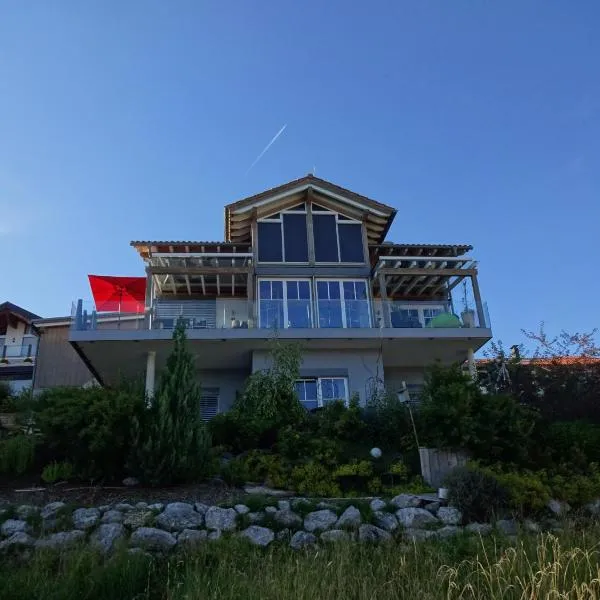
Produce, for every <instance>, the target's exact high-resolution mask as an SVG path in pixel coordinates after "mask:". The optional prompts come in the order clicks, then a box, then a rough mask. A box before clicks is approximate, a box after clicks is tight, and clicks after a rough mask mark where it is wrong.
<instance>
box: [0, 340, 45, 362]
mask: <svg viewBox="0 0 600 600" xmlns="http://www.w3.org/2000/svg"><path fill="white" fill-rule="evenodd" d="M37 343H38V339H37V337H36V336H33V335H26V336H24V337H23V338H22V341H21V343H18V344H11V343H8V340H7V339H6V337H4V336H0V361H2V362H3V363H4V364H6V363H13V362H21V361H23V362H33V360H34V359H35V355H36V352H37Z"/></svg>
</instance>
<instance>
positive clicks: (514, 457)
mask: <svg viewBox="0 0 600 600" xmlns="http://www.w3.org/2000/svg"><path fill="white" fill-rule="evenodd" d="M471 419H472V426H473V435H472V436H471V437H470V439H469V440H468V441H467V444H466V448H467V450H469V451H470V453H471V456H472V458H473V459H475V460H478V461H480V462H482V463H485V464H493V463H496V462H503V463H505V464H513V465H516V466H525V465H527V464H528V463H529V460H530V455H531V445H532V443H533V438H532V432H533V431H534V428H535V426H536V423H537V420H538V414H537V413H536V412H535V411H534V410H532V409H531V408H529V407H527V406H524V405H522V404H519V403H518V402H517V400H516V399H515V398H514V397H512V396H508V395H491V394H481V395H479V396H478V397H477V398H476V401H474V402H473V404H472V406H471Z"/></svg>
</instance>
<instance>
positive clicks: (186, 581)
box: [0, 527, 600, 600]
mask: <svg viewBox="0 0 600 600" xmlns="http://www.w3.org/2000/svg"><path fill="white" fill-rule="evenodd" d="M599 533H600V529H598V528H597V527H595V528H590V529H588V530H583V531H572V532H570V533H568V534H561V535H560V536H558V537H554V536H550V535H543V536H526V537H522V538H520V540H519V541H518V542H517V543H516V545H515V544H512V545H511V544H510V542H509V541H508V540H506V539H500V538H497V539H496V538H485V539H481V538H477V537H471V538H469V537H467V536H458V537H457V538H456V539H452V540H446V541H432V542H426V543H422V544H417V545H411V546H407V547H404V548H402V547H400V546H398V545H396V544H391V545H385V546H379V547H372V546H365V545H359V544H342V545H336V546H334V547H331V548H329V547H327V548H320V549H318V550H316V551H308V552H294V551H292V550H290V549H289V548H288V547H287V546H284V545H273V546H270V547H269V548H267V549H266V550H263V549H258V548H254V547H251V546H250V545H249V544H247V543H245V542H244V541H243V540H240V539H236V538H229V539H224V540H223V541H221V542H214V543H207V544H205V545H203V546H202V547H200V548H199V549H198V550H197V551H195V552H194V553H192V554H187V555H183V554H178V555H173V556H171V557H170V558H169V559H147V558H144V557H142V556H131V555H127V554H126V553H125V552H121V553H119V554H117V555H115V556H114V557H112V558H111V559H109V560H107V561H103V560H102V559H101V558H99V557H98V556H97V555H95V554H93V553H92V552H90V551H80V552H73V553H70V554H66V555H62V556H60V555H56V554H49V553H36V554H35V555H34V557H33V558H32V560H31V561H30V562H28V563H19V562H18V561H17V560H16V559H13V560H11V559H4V560H3V561H0V590H2V594H1V596H2V598H3V600H13V599H14V600H20V599H27V600H35V599H48V600H59V599H60V600H71V599H72V600H91V599H94V600H104V599H106V600H112V599H114V598H120V599H136V600H184V599H185V600H195V599H198V600H200V599H202V600H211V599H214V600H216V599H219V600H234V599H235V600H238V599H239V600H286V599H294V600H314V599H323V600H334V599H336V600H337V599H338V598H348V599H351V600H363V599H365V600H366V599H369V600H370V599H373V598H377V600H392V599H393V600H398V599H402V598H419V599H420V600H438V599H439V600H441V599H444V600H454V599H456V600H458V599H461V600H484V599H485V600H497V599H500V598H502V599H503V600H525V599H534V598H535V599H543V598H557V599H558V598H561V599H573V600H583V599H584V598H585V599H590V600H593V599H600V555H599V551H598V546H597V540H598V539H600V536H599Z"/></svg>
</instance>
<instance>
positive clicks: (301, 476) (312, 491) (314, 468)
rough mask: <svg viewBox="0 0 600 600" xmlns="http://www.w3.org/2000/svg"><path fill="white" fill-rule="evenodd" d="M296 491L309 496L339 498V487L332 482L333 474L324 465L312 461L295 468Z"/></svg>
mask: <svg viewBox="0 0 600 600" xmlns="http://www.w3.org/2000/svg"><path fill="white" fill-rule="evenodd" d="M291 480H292V484H293V487H294V489H295V490H296V492H298V493H299V494H305V495H307V496H339V495H340V494H341V491H340V488H339V486H338V485H337V484H336V483H334V482H332V480H331V472H330V471H329V470H328V469H326V468H325V467H324V466H323V465H322V464H320V463H318V462H315V461H310V462H308V463H306V464H304V465H299V466H297V467H294V469H293V470H292V474H291Z"/></svg>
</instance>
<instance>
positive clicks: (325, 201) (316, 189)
mask: <svg viewBox="0 0 600 600" xmlns="http://www.w3.org/2000/svg"><path fill="white" fill-rule="evenodd" d="M309 193H310V194H311V197H312V199H314V201H315V202H317V203H318V204H319V205H321V206H324V207H325V208H329V209H331V210H338V211H339V212H341V213H342V214H345V215H347V216H349V217H353V218H356V219H358V220H362V221H364V222H365V224H366V228H367V236H368V239H369V243H371V244H380V243H382V242H383V240H384V239H385V236H386V234H387V232H388V230H389V228H390V225H391V224H392V221H393V220H394V217H395V216H396V209H395V208H392V207H391V206H388V205H386V204H382V203H381V202H377V201H375V200H372V199H371V198H367V197H366V196H362V195H360V194H357V193H356V192H352V191H351V190H348V189H346V188H343V187H340V186H339V185H336V184H334V183H331V182H330V181H326V180H325V179H320V178H319V177H315V176H314V175H311V174H308V175H306V176H305V177H301V178H300V179H295V180H293V181H289V182H288V183H284V184H283V185H280V186H277V187H275V188H272V189H270V190H266V191H264V192H261V193H260V194H255V195H254V196H250V197H248V198H244V199H243V200H239V201H238V202H234V203H232V204H228V205H227V206H226V207H225V239H226V240H228V241H230V242H238V243H240V242H246V243H247V242H250V239H251V232H250V230H251V225H250V224H251V221H252V218H253V216H254V215H255V216H257V217H260V216H264V215H266V214H270V213H273V212H277V210H283V209H285V208H287V207H290V206H293V205H294V204H297V203H298V202H302V201H303V200H304V199H305V198H306V196H307V195H308V194H309Z"/></svg>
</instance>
